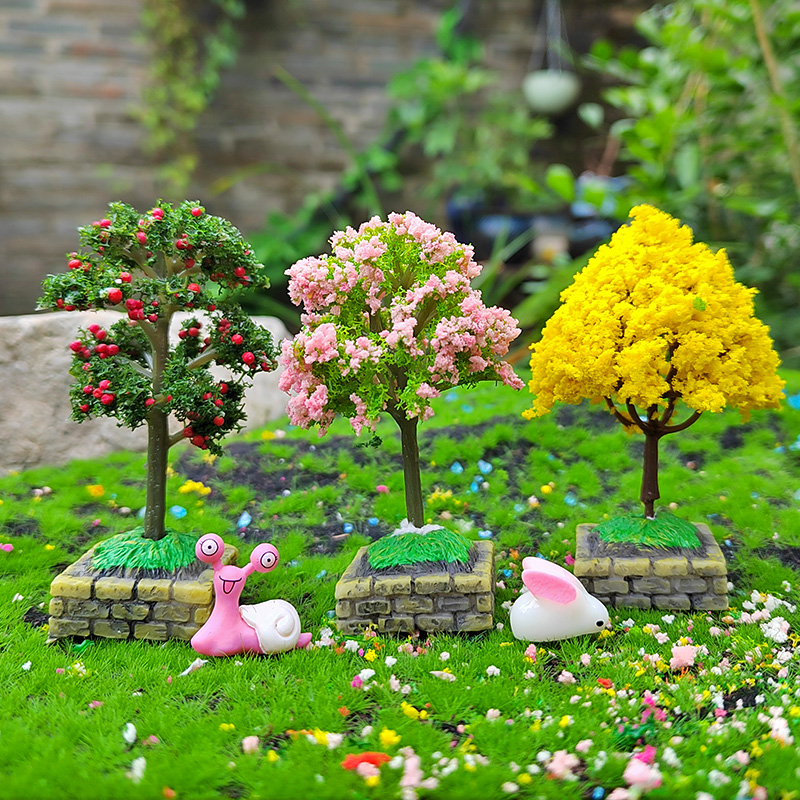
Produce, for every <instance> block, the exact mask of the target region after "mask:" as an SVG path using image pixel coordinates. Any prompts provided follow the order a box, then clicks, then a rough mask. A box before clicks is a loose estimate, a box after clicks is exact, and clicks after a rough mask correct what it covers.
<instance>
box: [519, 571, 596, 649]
mask: <svg viewBox="0 0 800 800" xmlns="http://www.w3.org/2000/svg"><path fill="white" fill-rule="evenodd" d="M522 582H523V584H525V589H523V592H522V594H521V595H520V596H519V597H518V598H517V599H516V601H515V602H514V605H513V606H511V631H512V633H513V634H514V636H516V638H517V639H522V640H523V641H527V642H551V641H553V640H555V639H569V638H570V637H571V636H580V635H581V634H584V633H598V632H599V631H601V630H603V628H608V627H610V625H609V621H608V611H607V610H606V607H605V606H604V605H603V604H602V603H601V602H600V601H599V600H598V599H597V598H596V597H592V595H590V594H589V593H588V592H587V591H586V589H584V588H583V585H582V584H581V582H580V581H579V580H578V579H577V578H576V577H575V576H574V575H573V574H572V573H571V572H568V571H567V570H565V569H564V568H563V567H559V566H558V564H553V562H552V561H546V560H545V559H543V558H524V559H522ZM526 590H527V591H526Z"/></svg>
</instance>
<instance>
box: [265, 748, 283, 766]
mask: <svg viewBox="0 0 800 800" xmlns="http://www.w3.org/2000/svg"><path fill="white" fill-rule="evenodd" d="M280 760H281V757H280V756H279V755H278V754H277V753H276V752H275V751H274V750H268V751H267V761H269V762H270V763H271V764H274V763H275V762H276V761H280Z"/></svg>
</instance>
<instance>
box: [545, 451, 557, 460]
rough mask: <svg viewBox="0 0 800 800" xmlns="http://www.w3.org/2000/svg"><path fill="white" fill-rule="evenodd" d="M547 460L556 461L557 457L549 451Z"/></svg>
mask: <svg viewBox="0 0 800 800" xmlns="http://www.w3.org/2000/svg"><path fill="white" fill-rule="evenodd" d="M547 460H548V461H555V460H556V457H555V456H554V455H553V454H552V453H548V454H547Z"/></svg>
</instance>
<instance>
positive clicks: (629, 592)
mask: <svg viewBox="0 0 800 800" xmlns="http://www.w3.org/2000/svg"><path fill="white" fill-rule="evenodd" d="M595 527H596V526H595V525H579V526H578V533H577V543H576V554H575V565H574V567H573V569H574V572H575V576H576V577H577V578H579V579H580V581H581V583H582V584H583V585H584V586H585V587H586V589H587V591H589V592H590V593H591V594H593V595H594V596H595V597H597V598H598V599H599V600H600V601H601V602H603V603H605V604H606V605H611V606H616V607H617V608H625V607H627V608H658V609H664V610H675V611H724V610H725V609H726V608H728V578H727V574H728V570H727V567H726V565H725V557H724V556H723V555H722V551H721V550H720V547H719V545H718V544H717V542H716V540H715V539H714V536H713V534H712V533H711V530H710V529H709V527H708V525H704V524H703V523H695V527H696V528H697V536H698V538H699V539H700V543H701V548H700V549H698V550H697V551H696V552H695V551H690V550H687V549H684V548H670V549H664V548H655V547H640V548H636V550H637V552H636V553H635V554H634V553H633V552H632V550H633V545H629V544H625V545H620V544H614V543H606V542H600V541H599V538H598V537H597V536H596V535H595V534H593V533H592V531H593V529H594V528H595Z"/></svg>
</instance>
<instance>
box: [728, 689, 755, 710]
mask: <svg viewBox="0 0 800 800" xmlns="http://www.w3.org/2000/svg"><path fill="white" fill-rule="evenodd" d="M760 693H761V689H759V688H758V687H757V686H742V687H741V689H736V691H734V692H731V693H730V694H726V695H725V696H724V697H723V698H722V707H723V708H724V709H725V710H726V711H735V710H736V708H737V704H738V702H739V701H741V707H742V708H753V707H755V705H756V697H757V696H758V695H759V694H760Z"/></svg>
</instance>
